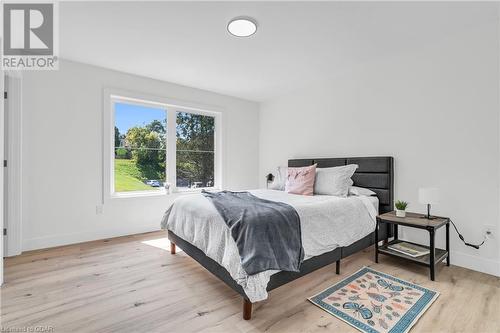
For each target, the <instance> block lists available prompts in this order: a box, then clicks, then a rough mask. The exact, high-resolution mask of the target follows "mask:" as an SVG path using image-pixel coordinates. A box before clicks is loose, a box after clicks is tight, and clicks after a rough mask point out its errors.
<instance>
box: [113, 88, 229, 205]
mask: <svg viewBox="0 0 500 333" xmlns="http://www.w3.org/2000/svg"><path fill="white" fill-rule="evenodd" d="M116 102H119V103H127V104H135V105H139V106H144V107H153V108H162V109H164V110H165V112H166V116H167V118H166V119H167V145H166V149H167V152H166V156H167V163H166V164H167V166H166V169H167V170H166V173H165V174H166V175H167V182H168V183H169V184H170V187H171V193H173V194H175V193H192V192H199V191H201V190H202V188H196V189H178V188H177V186H176V185H177V177H176V165H177V164H176V159H177V156H176V155H177V149H176V148H177V147H176V141H177V140H176V139H177V135H176V134H177V133H176V123H177V119H176V115H177V112H189V113H193V114H199V115H204V116H210V117H214V118H215V119H214V120H215V135H214V186H213V187H211V189H221V188H222V159H221V153H222V130H221V128H222V126H221V123H222V111H221V110H220V109H218V108H217V107H210V106H203V105H199V104H195V103H190V102H183V101H177V100H174V99H170V98H164V97H157V96H151V95H146V94H140V93H134V92H130V91H125V90H118V89H104V110H105V112H104V122H103V124H104V127H103V139H104V140H103V143H104V149H103V161H104V172H103V203H104V202H105V201H106V199H114V198H135V197H148V196H165V195H168V194H169V193H168V192H167V191H166V190H165V189H160V190H150V191H129V192H116V191H115V189H114V181H115V177H114V159H115V154H114V151H115V144H114V127H115V107H114V106H115V103H116Z"/></svg>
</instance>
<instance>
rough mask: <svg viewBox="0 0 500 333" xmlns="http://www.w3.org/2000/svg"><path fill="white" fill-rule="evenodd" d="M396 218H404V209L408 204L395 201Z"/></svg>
mask: <svg viewBox="0 0 500 333" xmlns="http://www.w3.org/2000/svg"><path fill="white" fill-rule="evenodd" d="M395 206H396V216H397V217H405V216H406V207H408V202H406V201H401V200H398V201H396V204H395Z"/></svg>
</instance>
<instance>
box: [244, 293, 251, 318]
mask: <svg viewBox="0 0 500 333" xmlns="http://www.w3.org/2000/svg"><path fill="white" fill-rule="evenodd" d="M243 319H245V320H250V319H252V302H250V301H249V300H247V299H246V298H244V299H243Z"/></svg>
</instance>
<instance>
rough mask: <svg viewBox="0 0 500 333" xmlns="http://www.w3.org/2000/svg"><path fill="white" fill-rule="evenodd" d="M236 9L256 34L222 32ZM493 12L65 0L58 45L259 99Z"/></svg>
mask: <svg viewBox="0 0 500 333" xmlns="http://www.w3.org/2000/svg"><path fill="white" fill-rule="evenodd" d="M241 15H245V16H251V17H253V18H255V19H256V20H257V22H258V24H259V29H258V31H257V34H255V35H254V36H252V37H250V38H235V37H232V36H230V35H229V34H228V33H227V31H226V25H227V23H228V21H229V20H230V19H231V18H233V17H236V16H241ZM497 17H498V11H497V4H495V3H482V4H478V3H476V4H474V3H375V2H369V3H361V2H335V3H333V2H316V3H306V2H291V3H287V2H274V3H272V2H215V3H211V2H197V3H193V2H191V3H189V2H104V3H103V2H63V3H61V4H60V55H61V57H62V58H66V59H70V60H75V61H80V62H84V63H89V64H93V65H98V66H103V67H107V68H111V69H115V70H119V71H123V72H128V73H133V74H137V75H142V76H147V77H151V78H155V79H160V80H164V81H170V82H175V83H178V84H183V85H187V86H192V87H196V88H201V89H206V90H210V91H215V92H219V93H222V94H226V95H231V96H236V97H241V98H245V99H249V100H254V101H265V100H270V99H273V98H276V97H277V96H280V95H282V94H285V93H289V92H293V91H296V90H300V89H301V88H303V87H305V86H308V85H311V84H315V83H317V82H322V81H323V80H326V79H328V78H329V77H331V76H332V75H336V74H337V73H339V72H341V71H342V70H343V69H344V68H351V67H352V66H356V65H359V64H363V63H366V62H368V61H373V60H376V59H379V58H384V57H390V56H394V55H395V54H398V53H401V52H411V50H414V49H416V48H418V47H419V46H420V45H422V43H427V41H428V40H429V39H431V40H435V38H436V36H438V37H439V36H441V37H442V38H446V37H447V36H449V35H450V34H457V33H460V30H461V29H463V28H465V29H467V28H469V27H470V26H472V25H474V24H479V23H480V22H482V21H484V20H485V19H488V20H489V19H497ZM478 22H479V23H478ZM430 37H432V38H430Z"/></svg>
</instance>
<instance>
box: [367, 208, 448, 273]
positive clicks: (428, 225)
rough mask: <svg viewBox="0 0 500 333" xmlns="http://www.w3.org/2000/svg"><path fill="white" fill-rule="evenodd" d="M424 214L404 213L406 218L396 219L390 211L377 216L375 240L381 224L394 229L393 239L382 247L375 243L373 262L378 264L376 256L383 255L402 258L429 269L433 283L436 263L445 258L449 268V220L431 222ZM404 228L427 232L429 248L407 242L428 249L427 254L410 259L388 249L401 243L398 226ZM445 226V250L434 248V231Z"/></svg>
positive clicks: (386, 241)
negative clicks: (387, 224) (386, 224)
mask: <svg viewBox="0 0 500 333" xmlns="http://www.w3.org/2000/svg"><path fill="white" fill-rule="evenodd" d="M424 216H425V215H424V214H417V213H408V212H407V213H406V217H397V216H396V212H394V211H392V212H389V213H385V214H382V215H378V216H377V226H376V228H375V239H378V228H379V226H380V224H381V223H389V224H392V225H393V228H394V239H393V240H392V241H389V240H388V239H386V240H385V242H384V244H383V245H382V246H379V245H378V242H375V262H377V263H378V255H379V254H385V255H389V256H393V257H398V258H403V259H406V260H408V261H411V262H414V263H416V264H420V265H424V266H427V267H429V268H430V277H431V280H432V281H434V274H435V267H436V263H439V262H442V261H443V260H444V259H445V258H446V265H447V266H450V219H449V218H447V217H437V216H436V217H435V219H433V220H428V219H426V218H424ZM400 225H402V226H405V227H411V228H417V229H425V230H427V231H428V232H429V246H426V245H422V244H417V243H412V242H407V241H405V242H407V243H410V244H415V245H418V246H422V247H425V248H427V249H429V252H430V253H429V254H427V255H423V256H420V257H412V256H409V255H406V254H403V253H400V252H398V251H394V250H392V249H390V248H389V246H390V245H392V244H395V243H400V242H402V241H401V240H399V239H398V226H400ZM442 226H446V250H443V249H439V248H436V246H435V235H436V230H437V229H439V228H441V227H442Z"/></svg>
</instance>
